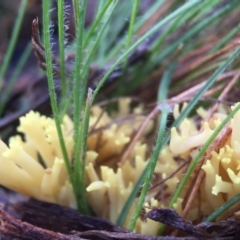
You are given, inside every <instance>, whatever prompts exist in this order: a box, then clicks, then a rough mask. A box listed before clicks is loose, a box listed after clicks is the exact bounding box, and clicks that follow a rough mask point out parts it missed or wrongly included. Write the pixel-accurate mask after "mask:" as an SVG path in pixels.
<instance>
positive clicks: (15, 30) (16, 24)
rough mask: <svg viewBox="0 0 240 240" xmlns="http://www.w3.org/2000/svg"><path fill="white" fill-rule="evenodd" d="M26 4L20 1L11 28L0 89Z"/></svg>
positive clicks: (24, 1) (0, 79)
mask: <svg viewBox="0 0 240 240" xmlns="http://www.w3.org/2000/svg"><path fill="white" fill-rule="evenodd" d="M27 3H28V0H22V1H21V4H20V7H19V11H18V16H17V19H16V21H15V25H14V28H13V32H12V36H11V39H10V43H9V45H8V48H7V52H6V53H5V57H4V59H3V62H2V66H1V68H0V88H1V85H2V81H3V77H4V75H5V73H6V71H7V68H8V66H9V63H10V59H11V57H12V54H13V50H14V47H15V45H16V42H17V37H18V34H19V31H20V28H21V25H22V21H23V17H24V14H25V11H26V8H27Z"/></svg>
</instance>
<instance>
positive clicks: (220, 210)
mask: <svg viewBox="0 0 240 240" xmlns="http://www.w3.org/2000/svg"><path fill="white" fill-rule="evenodd" d="M239 201H240V194H238V195H236V196H235V197H233V198H231V199H230V200H229V201H227V202H226V203H224V204H223V205H222V206H221V207H220V208H218V209H217V210H216V211H214V212H213V213H212V214H211V215H209V216H208V217H207V218H206V219H205V220H204V222H213V221H214V220H215V219H216V218H217V217H218V216H220V215H221V214H222V213H224V212H225V211H227V210H228V209H229V208H230V207H231V206H233V205H234V204H236V203H237V202H239Z"/></svg>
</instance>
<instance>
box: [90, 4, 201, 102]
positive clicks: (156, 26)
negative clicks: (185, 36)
mask: <svg viewBox="0 0 240 240" xmlns="http://www.w3.org/2000/svg"><path fill="white" fill-rule="evenodd" d="M200 2H201V0H192V1H190V2H187V3H186V4H184V5H183V6H182V7H180V8H179V9H177V10H176V11H174V12H173V13H171V14H169V15H168V16H167V17H165V18H164V19H163V20H162V21H160V22H159V23H158V24H156V25H155V26H154V27H153V28H152V29H151V30H149V31H148V32H147V33H146V34H144V35H143V36H142V37H141V38H140V39H139V40H138V41H136V42H135V43H134V44H133V45H132V46H131V47H130V48H129V49H128V51H126V52H125V53H124V54H122V55H121V56H120V57H119V58H118V60H117V61H116V62H115V63H114V64H113V65H112V67H111V68H110V69H109V70H108V71H107V73H106V74H105V75H104V77H103V78H102V79H101V81H100V82H99V84H98V85H97V87H96V89H95V91H94V92H93V101H94V99H95V98H96V95H97V94H98V92H99V90H100V88H101V87H102V85H103V84H104V82H105V81H106V80H107V78H108V77H109V75H110V74H111V73H112V71H113V70H114V69H115V67H116V66H118V64H120V63H122V62H123V61H124V60H125V59H126V58H127V57H128V56H129V54H130V53H131V52H133V51H134V49H136V48H137V46H139V45H140V44H141V43H142V42H144V41H145V40H146V39H147V38H148V37H150V36H151V35H152V34H153V33H155V32H156V31H157V30H159V29H160V28H161V27H162V26H163V25H164V24H166V23H168V22H169V21H171V20H173V19H174V18H176V17H178V16H179V15H181V14H182V13H183V12H185V11H187V10H189V9H190V8H192V7H193V6H195V4H197V3H200Z"/></svg>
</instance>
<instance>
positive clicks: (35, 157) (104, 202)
mask: <svg viewBox="0 0 240 240" xmlns="http://www.w3.org/2000/svg"><path fill="white" fill-rule="evenodd" d="M129 103H130V100H129V99H121V100H120V101H119V111H118V112H116V113H115V114H113V115H109V114H107V113H106V112H104V111H103V109H101V108H100V107H98V106H95V107H93V108H92V113H91V117H90V124H89V136H88V139H87V143H88V151H87V153H86V182H87V186H86V190H87V198H88V203H89V205H90V206H91V208H92V210H93V211H94V212H95V214H96V215H97V216H99V217H104V218H107V219H109V220H111V221H112V222H113V223H116V220H117V217H118V216H119V214H120V212H121V210H122V207H123V206H124V204H125V202H126V200H127V198H128V196H129V195H130V193H131V191H132V190H133V187H134V185H135V184H136V182H137V180H138V178H139V176H140V175H141V173H142V172H143V170H144V168H145V167H146V165H147V157H148V152H149V151H150V150H151V149H150V148H149V146H148V145H147V144H146V136H147V134H148V133H149V132H150V131H151V129H152V128H153V122H149V124H148V126H147V128H146V129H145V131H144V133H143V134H142V136H141V138H140V139H138V140H137V142H136V143H135V146H134V147H133V149H132V151H131V153H130V154H129V155H128V158H127V160H126V161H125V163H124V164H121V165H119V164H118V163H119V161H120V159H121V154H122V152H123V151H124V149H125V148H126V146H127V144H129V143H130V141H131V138H132V136H133V134H134V133H135V132H136V131H137V130H138V129H139V127H140V126H141V124H142V123H143V121H144V119H145V116H144V115H142V114H141V107H138V108H136V109H134V110H133V112H135V113H136V114H135V115H134V118H133V117H132V118H131V119H128V118H127V117H126V115H127V114H128V113H130V107H129ZM197 113H198V115H199V117H201V118H202V121H201V122H198V125H197V124H196V123H195V121H194V119H193V118H186V119H185V120H184V121H183V123H182V124H181V125H180V126H179V127H178V128H177V129H176V128H172V129H171V134H172V135H171V140H170V143H169V145H168V146H166V147H165V149H163V151H162V153H161V156H160V158H159V161H158V163H157V167H156V169H155V175H154V177H153V181H152V184H153V185H154V183H158V181H164V179H166V181H164V185H161V186H160V187H156V188H153V189H151V190H150V191H149V194H148V196H147V197H146V202H145V206H159V207H164V206H168V203H169V200H170V198H171V196H172V194H173V193H174V192H175V191H176V187H177V185H178V183H179V182H180V180H181V177H182V174H183V173H184V172H183V170H180V171H176V170H177V169H178V168H179V166H180V163H181V162H182V161H186V159H187V158H194V157H195V156H196V153H197V152H198V150H199V149H200V148H201V147H202V145H203V144H204V143H205V142H206V141H207V139H208V138H209V137H210V136H211V134H212V133H213V131H214V129H216V127H217V126H218V125H219V123H220V122H221V121H222V120H223V119H224V118H225V117H226V116H227V113H226V111H225V110H224V109H223V108H221V109H219V110H218V112H216V113H214V114H213V115H212V116H211V117H210V119H208V120H206V119H207V118H208V114H207V112H206V111H205V110H204V109H202V108H201V109H199V110H197ZM179 114H180V113H179V107H178V105H176V106H175V108H174V111H173V115H174V117H175V118H177V117H178V115H179ZM112 116H114V117H115V118H113V117H112ZM119 117H120V121H118V120H119V119H117V118H119ZM239 121H240V112H239V113H237V114H236V115H235V116H234V118H233V119H232V121H231V124H230V126H229V127H230V128H231V130H232V132H231V134H230V135H229V136H228V137H227V139H225V141H224V144H223V146H222V147H221V148H220V149H217V151H212V153H211V154H210V155H209V156H210V157H209V159H207V161H206V162H205V164H204V165H203V166H202V169H203V170H204V172H205V178H204V180H203V182H202V184H201V186H200V189H199V193H200V194H199V196H200V197H199V199H194V201H193V204H192V206H191V209H190V211H189V213H188V216H187V218H188V219H189V220H192V221H195V220H198V219H202V218H203V217H205V216H207V215H209V214H211V213H212V212H213V211H214V210H215V209H216V208H218V207H220V206H221V205H222V204H224V203H225V202H226V201H227V200H228V199H230V198H232V197H233V196H235V195H236V194H237V193H239V192H240V137H239V136H240V134H239V129H238V124H239ZM18 130H19V131H20V132H21V133H23V134H24V140H22V139H21V138H20V137H19V136H16V137H13V138H11V139H10V142H9V147H8V146H7V145H5V144H4V143H3V142H2V141H0V152H1V153H2V154H1V155H0V165H1V168H0V184H1V185H3V186H6V187H8V188H10V189H13V190H15V191H18V192H21V193H23V194H25V195H27V196H31V197H34V198H37V199H40V200H43V201H49V202H54V203H59V204H61V205H65V206H70V207H73V208H76V201H75V198H74V194H73V190H72V186H71V183H70V180H69V177H68V175H67V171H66V168H65V165H64V162H63V156H62V152H61V149H60V145H59V141H58V137H57V132H56V127H55V123H54V121H53V119H51V118H47V117H44V116H40V115H39V114H38V113H35V112H30V113H28V114H27V115H26V116H25V117H22V118H20V126H19V128H18ZM62 130H63V134H64V138H65V142H66V147H67V153H68V156H69V158H70V159H72V156H73V147H74V146H73V124H72V121H71V120H70V119H69V118H68V117H67V116H66V117H64V119H63V123H62ZM173 172H175V174H174V176H172V177H170V178H169V176H170V175H171V174H172V173H173ZM192 180H193V176H191V177H190V178H189V179H188V181H187V184H186V185H185V188H184V190H183V191H182V193H181V196H180V197H179V198H178V199H177V201H176V202H175V204H174V205H173V207H174V209H176V211H178V212H179V213H180V214H181V213H182V211H183V203H184V197H185V196H186V194H187V192H188V187H189V186H191V184H192ZM136 201H137V199H136V200H135V202H136ZM199 203H200V204H199ZM133 211H134V206H132V208H131V209H130V212H129V215H128V217H127V218H126V220H125V223H124V226H125V227H126V226H127V225H128V224H129V222H130V220H131V216H132V215H131V214H132V213H133ZM157 228H158V224H157V223H154V222H153V221H151V220H147V221H146V222H143V221H142V220H141V219H138V221H137V224H136V227H135V232H137V233H145V234H151V235H154V234H156V232H157Z"/></svg>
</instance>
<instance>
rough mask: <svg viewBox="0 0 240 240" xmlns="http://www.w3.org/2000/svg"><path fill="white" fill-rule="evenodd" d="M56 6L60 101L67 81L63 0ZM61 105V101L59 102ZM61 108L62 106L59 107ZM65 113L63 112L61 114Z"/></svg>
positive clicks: (63, 97) (65, 92)
mask: <svg viewBox="0 0 240 240" xmlns="http://www.w3.org/2000/svg"><path fill="white" fill-rule="evenodd" d="M57 4H58V5H57V8H58V42H59V57H60V80H61V101H63V99H65V98H66V97H67V82H66V69H65V52H64V49H65V46H64V44H65V38H64V35H65V28H64V0H58V1H57ZM60 106H62V103H60ZM60 109H62V107H61V108H60ZM64 114H65V113H64V112H63V113H62V115H64Z"/></svg>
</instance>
